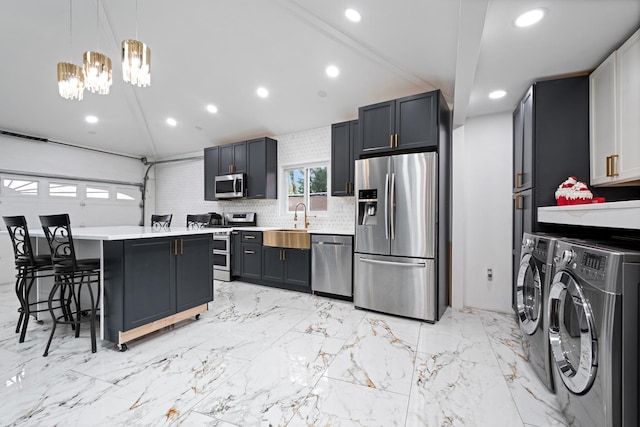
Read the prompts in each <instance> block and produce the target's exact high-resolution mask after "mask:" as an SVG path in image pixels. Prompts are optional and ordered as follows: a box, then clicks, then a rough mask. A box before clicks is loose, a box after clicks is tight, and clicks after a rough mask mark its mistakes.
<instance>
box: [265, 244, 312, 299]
mask: <svg viewBox="0 0 640 427" xmlns="http://www.w3.org/2000/svg"><path fill="white" fill-rule="evenodd" d="M310 272H311V251H310V250H308V249H289V248H274V247H269V246H263V247H262V281H263V282H264V284H266V285H270V286H275V287H278V288H284V289H291V290H295V291H301V292H311V280H310Z"/></svg>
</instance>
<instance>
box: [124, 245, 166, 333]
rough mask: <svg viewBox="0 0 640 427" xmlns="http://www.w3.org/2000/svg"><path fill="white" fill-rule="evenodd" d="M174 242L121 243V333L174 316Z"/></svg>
mask: <svg viewBox="0 0 640 427" xmlns="http://www.w3.org/2000/svg"><path fill="white" fill-rule="evenodd" d="M176 240H177V239H173V238H158V239H139V240H127V241H126V242H125V244H124V259H125V261H124V283H125V290H124V330H130V329H133V328H136V327H138V326H142V325H145V324H147V323H150V322H153V321H155V320H158V319H162V318H164V317H167V316H171V315H173V314H175V313H176V276H175V266H176V257H177V256H176V255H175V253H176V250H177V247H176V246H175V242H176Z"/></svg>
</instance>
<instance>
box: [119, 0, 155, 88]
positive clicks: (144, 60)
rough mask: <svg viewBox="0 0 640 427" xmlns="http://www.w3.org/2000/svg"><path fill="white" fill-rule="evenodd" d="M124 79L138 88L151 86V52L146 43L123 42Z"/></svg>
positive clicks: (129, 40) (135, 41) (130, 40)
mask: <svg viewBox="0 0 640 427" xmlns="http://www.w3.org/2000/svg"><path fill="white" fill-rule="evenodd" d="M137 38H138V0H136V39H137ZM122 78H123V79H124V81H125V82H127V83H131V84H133V85H136V86H138V87H146V86H149V85H151V50H150V49H149V46H147V45H146V44H145V43H143V42H141V41H138V40H133V39H127V40H123V41H122Z"/></svg>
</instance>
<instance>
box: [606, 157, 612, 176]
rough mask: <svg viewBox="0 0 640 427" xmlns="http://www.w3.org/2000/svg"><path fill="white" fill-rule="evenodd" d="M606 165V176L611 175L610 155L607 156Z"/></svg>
mask: <svg viewBox="0 0 640 427" xmlns="http://www.w3.org/2000/svg"><path fill="white" fill-rule="evenodd" d="M605 161H606V165H607V176H611V156H607V159H606V160H605Z"/></svg>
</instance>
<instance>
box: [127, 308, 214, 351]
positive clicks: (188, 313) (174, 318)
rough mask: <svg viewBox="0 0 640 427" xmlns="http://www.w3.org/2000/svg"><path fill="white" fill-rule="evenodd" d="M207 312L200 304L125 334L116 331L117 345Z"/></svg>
mask: <svg viewBox="0 0 640 427" xmlns="http://www.w3.org/2000/svg"><path fill="white" fill-rule="evenodd" d="M207 310H208V308H207V304H202V305H199V306H196V307H193V308H190V309H188V310H185V311H181V312H180V313H176V314H173V315H171V316H167V317H165V318H163V319H159V320H156V321H155V322H151V323H147V324H146V325H143V326H139V327H137V328H134V329H130V330H128V331H125V332H122V331H118V345H122V344H126V343H127V342H129V341H131V340H134V339H136V338H140V337H142V336H144V335H147V334H150V333H151V332H155V331H157V330H160V329H162V328H166V327H167V326H170V325H174V324H176V323H178V322H180V321H182V320H185V319H188V318H189V317H193V316H198V315H199V314H201V313H204V312H205V311H207Z"/></svg>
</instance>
